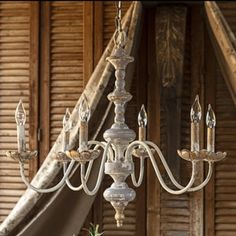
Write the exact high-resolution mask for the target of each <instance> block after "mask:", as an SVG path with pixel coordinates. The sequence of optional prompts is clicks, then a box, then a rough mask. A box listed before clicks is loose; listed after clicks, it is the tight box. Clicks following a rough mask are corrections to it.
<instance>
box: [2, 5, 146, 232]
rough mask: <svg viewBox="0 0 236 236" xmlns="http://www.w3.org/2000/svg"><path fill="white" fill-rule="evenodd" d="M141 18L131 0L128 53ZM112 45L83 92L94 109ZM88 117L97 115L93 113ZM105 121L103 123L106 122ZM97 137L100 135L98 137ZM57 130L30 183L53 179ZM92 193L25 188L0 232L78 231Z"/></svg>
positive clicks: (109, 77)
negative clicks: (44, 192) (54, 138)
mask: <svg viewBox="0 0 236 236" xmlns="http://www.w3.org/2000/svg"><path fill="white" fill-rule="evenodd" d="M140 19H141V3H140V2H138V1H137V2H134V3H133V4H131V6H130V8H129V10H128V11H127V13H126V15H125V17H124V19H123V23H122V24H123V27H124V29H125V30H126V31H127V34H128V42H127V45H126V51H127V53H128V54H130V55H134V54H135V53H136V46H137V45H136V44H137V42H138V40H137V39H138V38H139V36H138V34H139V33H140V32H139V24H140ZM113 49H114V42H113V39H111V40H110V42H109V44H108V46H107V48H106V49H105V51H104V53H103V55H102V57H101V59H100V61H99V63H98V65H97V67H96V69H95V70H94V73H93V74H92V76H91V78H90V80H89V82H88V84H87V86H86V88H85V90H84V92H83V94H84V95H85V96H86V97H87V98H88V103H89V106H90V108H91V111H94V113H96V110H97V109H99V107H101V105H102V106H103V107H104V99H106V98H105V96H104V93H105V92H106V88H107V87H109V86H110V85H111V84H114V79H113V78H114V76H113V72H114V70H113V67H112V66H111V65H110V64H109V63H108V62H107V61H106V57H108V56H109V55H110V54H111V52H112V50H113ZM132 70H133V68H132V67H129V71H128V72H127V75H128V76H127V80H128V81H127V82H128V84H131V80H132ZM79 103H80V99H79V100H78V102H77V104H76V106H75V108H74V110H73V112H72V116H71V119H74V120H76V116H77V107H78V105H79ZM110 105H111V104H109V103H106V107H107V109H104V113H103V115H102V116H101V121H100V122H101V125H100V126H99V127H98V128H97V129H96V130H94V132H93V134H92V135H91V138H98V137H99V133H100V130H101V129H102V128H104V127H103V124H104V123H105V121H107V118H109V117H107V114H108V111H109V109H110V107H111V106H110ZM91 115H92V117H91V119H97V117H95V116H93V114H91ZM107 124H108V123H107V122H106V124H105V125H106V126H107ZM78 129H79V124H77V125H76V127H75V128H74V130H75V132H74V133H73V134H72V136H71V138H72V140H73V142H74V143H75V144H76V143H77V134H78ZM100 139H101V137H100ZM61 141H62V139H61V134H60V135H59V137H58V139H57V141H56V142H55V144H54V146H53V147H52V149H51V151H50V153H49V154H48V156H47V158H46V160H45V161H44V163H43V165H42V166H41V168H40V170H39V171H38V173H37V174H36V176H35V177H34V179H33V181H32V184H33V185H35V186H37V187H41V188H46V187H48V186H50V185H52V182H54V180H55V179H57V176H58V173H59V171H60V169H61V166H60V165H58V163H57V161H55V160H54V159H53V156H55V153H57V152H58V151H59V150H61V143H62V142H61ZM98 167H99V161H98V162H97V163H95V166H94V169H95V171H93V175H92V176H91V178H90V181H89V185H90V184H91V185H92V186H94V183H95V181H96V170H97V169H98ZM78 179H79V178H78V173H77V172H75V173H74V175H73V176H72V179H71V180H72V182H73V180H75V184H78V183H77V181H76V180H78ZM93 200H94V197H89V196H86V195H85V194H84V193H83V191H80V192H73V191H71V190H69V189H68V188H67V187H64V188H62V189H60V190H59V191H57V192H56V193H53V194H43V195H42V194H39V193H37V192H35V191H33V190H30V189H27V190H26V191H25V193H24V194H23V196H22V197H21V199H20V200H19V201H18V203H17V204H16V206H15V207H14V209H13V210H12V212H11V213H10V214H9V216H8V217H7V218H6V219H5V221H4V222H3V223H2V224H1V226H0V235H1V236H3V235H4V236H6V235H12V236H13V235H14V236H16V235H21V236H23V235H24V236H42V235H43V236H53V235H57V236H65V235H71V236H72V235H78V233H79V231H80V229H81V227H82V225H83V222H84V220H85V219H86V216H87V214H88V212H89V210H90V208H91V205H92V203H93Z"/></svg>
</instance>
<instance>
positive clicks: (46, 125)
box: [38, 1, 51, 165]
mask: <svg viewBox="0 0 236 236" xmlns="http://www.w3.org/2000/svg"><path fill="white" fill-rule="evenodd" d="M40 4H41V11H40V20H41V21H40V32H42V33H41V34H40V46H41V47H40V114H41V115H40V121H39V122H40V127H39V128H40V129H39V130H38V132H39V136H40V137H39V142H40V145H39V154H40V165H41V164H42V163H43V161H44V159H45V158H46V156H47V154H48V152H49V150H50V65H51V62H50V51H51V50H50V25H51V24H50V5H51V3H50V2H49V1H43V2H41V3H40Z"/></svg>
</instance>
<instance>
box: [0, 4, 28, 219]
mask: <svg viewBox="0 0 236 236" xmlns="http://www.w3.org/2000/svg"><path fill="white" fill-rule="evenodd" d="M30 10H31V3H30V2H26V1H25V2H21V1H15V2H12V1H1V2H0V189H1V190H0V223H1V222H2V221H3V220H4V218H5V217H6V216H7V215H8V214H9V212H10V211H11V209H12V208H13V207H14V205H15V203H16V202H17V201H18V199H19V197H20V196H21V194H22V193H23V192H24V190H25V185H24V183H23V182H22V180H21V178H20V173H19V164H18V163H17V162H15V161H12V160H10V159H9V158H6V155H5V152H6V150H17V142H16V124H15V118H14V114H15V108H16V105H17V103H18V102H19V99H20V98H22V99H23V102H24V105H25V109H26V112H27V123H26V139H27V143H28V141H29V132H28V130H29V95H30V71H29V68H30ZM27 147H28V145H27ZM26 170H27V173H26V174H27V175H28V171H29V165H28V164H27V165H26Z"/></svg>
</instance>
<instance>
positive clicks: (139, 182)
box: [131, 157, 144, 187]
mask: <svg viewBox="0 0 236 236" xmlns="http://www.w3.org/2000/svg"><path fill="white" fill-rule="evenodd" d="M143 174H144V158H143V157H140V170H139V178H138V181H137V180H136V177H135V173H132V174H131V179H132V183H133V185H134V186H135V187H139V186H140V185H141V184H142V181H143Z"/></svg>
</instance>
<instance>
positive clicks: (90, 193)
mask: <svg viewBox="0 0 236 236" xmlns="http://www.w3.org/2000/svg"><path fill="white" fill-rule="evenodd" d="M110 144H111V143H110V142H108V143H107V144H106V146H105V149H104V153H103V156H102V161H101V165H100V169H99V173H98V178H97V182H96V185H95V187H94V189H93V190H89V189H88V186H87V181H86V179H85V177H86V176H85V175H86V174H85V165H84V164H81V166H80V168H81V172H80V176H81V183H82V186H83V189H84V192H85V193H86V194H87V195H90V196H92V195H94V194H96V193H97V191H98V189H99V187H100V185H101V182H102V178H103V175H104V165H105V161H106V159H107V154H108V151H109V147H110ZM103 145H104V144H103ZM103 145H102V147H104V146H103Z"/></svg>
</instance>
